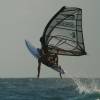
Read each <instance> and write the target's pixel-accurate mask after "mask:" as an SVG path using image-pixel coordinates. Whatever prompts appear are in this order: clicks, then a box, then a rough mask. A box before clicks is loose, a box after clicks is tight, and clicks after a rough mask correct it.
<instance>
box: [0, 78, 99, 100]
mask: <svg viewBox="0 0 100 100" xmlns="http://www.w3.org/2000/svg"><path fill="white" fill-rule="evenodd" d="M0 100H100V79H89V78H76V79H75V78H74V79H71V78H64V79H60V78H41V79H36V78H15V79H14V78H8V79H7V78H4V79H3V78H2V79H0Z"/></svg>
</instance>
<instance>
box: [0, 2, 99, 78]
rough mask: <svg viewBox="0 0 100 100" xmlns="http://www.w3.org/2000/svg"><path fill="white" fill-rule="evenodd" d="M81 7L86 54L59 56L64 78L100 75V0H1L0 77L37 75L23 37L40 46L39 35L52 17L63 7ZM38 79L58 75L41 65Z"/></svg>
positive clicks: (33, 61)
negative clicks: (64, 72)
mask: <svg viewBox="0 0 100 100" xmlns="http://www.w3.org/2000/svg"><path fill="white" fill-rule="evenodd" d="M62 6H67V7H79V8H82V10H83V36H84V42H85V47H86V51H87V53H88V55H87V56H81V57H72V56H59V64H60V65H61V66H62V67H63V69H64V70H65V71H66V74H65V75H64V76H63V77H92V78H94V77H100V32H99V28H100V19H99V18H100V11H99V9H100V0H0V78H14V77H16V78H22V77H24V78H26V77H36V76H37V65H38V62H37V60H36V59H35V58H34V57H33V56H32V55H31V54H30V52H29V51H28V50H27V48H26V46H25V41H24V40H25V39H26V40H28V41H30V42H31V43H32V44H33V45H34V46H35V47H41V45H40V42H39V38H40V37H41V35H42V34H43V30H44V28H45V26H46V24H47V23H48V21H49V20H50V19H51V17H52V16H53V15H54V14H55V13H56V12H57V11H58V10H59V9H60V8H61V7H62ZM40 77H41V78H43V77H59V74H58V73H57V72H55V71H54V70H52V69H50V68H48V67H46V66H44V65H42V68H41V76H40Z"/></svg>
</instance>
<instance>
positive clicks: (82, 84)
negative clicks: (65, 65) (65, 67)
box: [65, 71, 100, 94]
mask: <svg viewBox="0 0 100 100" xmlns="http://www.w3.org/2000/svg"><path fill="white" fill-rule="evenodd" d="M65 73H67V74H65V76H68V77H70V78H71V79H72V80H73V81H74V83H75V85H76V90H77V91H79V93H80V94H82V93H89V94H90V93H93V92H96V93H100V80H99V79H93V78H91V79H90V78H89V79H88V78H77V77H75V76H72V74H70V73H69V72H67V71H65Z"/></svg>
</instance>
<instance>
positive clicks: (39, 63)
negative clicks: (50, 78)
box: [37, 59, 41, 78]
mask: <svg viewBox="0 0 100 100" xmlns="http://www.w3.org/2000/svg"><path fill="white" fill-rule="evenodd" d="M40 70H41V60H40V59H38V75H37V78H39V76H40Z"/></svg>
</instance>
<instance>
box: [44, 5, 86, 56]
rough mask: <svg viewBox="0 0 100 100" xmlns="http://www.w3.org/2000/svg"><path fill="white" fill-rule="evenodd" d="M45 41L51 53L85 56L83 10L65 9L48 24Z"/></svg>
mask: <svg viewBox="0 0 100 100" xmlns="http://www.w3.org/2000/svg"><path fill="white" fill-rule="evenodd" d="M42 37H43V39H44V42H45V46H47V47H48V51H49V52H51V53H57V54H59V55H71V56H81V55H85V54H86V52H85V46H84V39H83V31H82V9H80V8H75V7H68V8H66V7H63V8H61V9H60V11H58V13H57V14H56V15H55V16H54V17H53V18H52V19H51V20H50V22H49V23H48V24H47V26H46V28H45V30H44V34H43V36H42Z"/></svg>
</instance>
